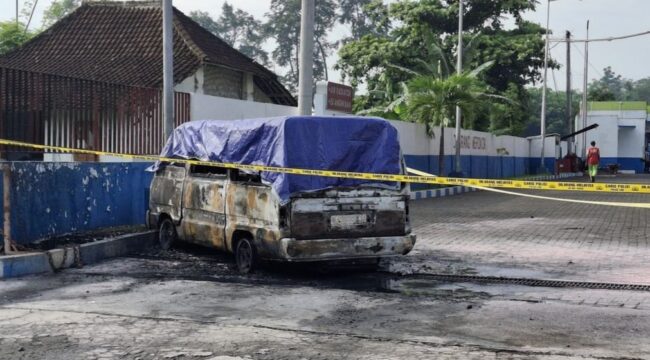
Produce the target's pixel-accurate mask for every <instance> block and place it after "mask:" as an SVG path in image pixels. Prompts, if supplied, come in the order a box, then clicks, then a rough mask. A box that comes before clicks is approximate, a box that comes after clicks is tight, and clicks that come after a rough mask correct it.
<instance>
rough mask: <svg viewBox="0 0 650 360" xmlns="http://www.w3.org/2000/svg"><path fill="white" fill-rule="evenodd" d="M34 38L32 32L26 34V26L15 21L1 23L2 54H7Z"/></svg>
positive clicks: (0, 48) (0, 49)
mask: <svg viewBox="0 0 650 360" xmlns="http://www.w3.org/2000/svg"><path fill="white" fill-rule="evenodd" d="M32 36H33V33H31V32H29V31H28V32H25V24H23V23H20V22H19V23H16V22H15V21H3V22H0V54H4V53H7V52H9V51H11V50H13V49H15V48H17V47H18V46H20V45H22V44H23V43H24V42H25V41H27V40H29V39H30V38H31V37H32Z"/></svg>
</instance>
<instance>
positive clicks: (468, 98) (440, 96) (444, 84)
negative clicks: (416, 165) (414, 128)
mask: <svg viewBox="0 0 650 360" xmlns="http://www.w3.org/2000/svg"><path fill="white" fill-rule="evenodd" d="M478 73H479V71H473V72H469V73H462V74H453V75H451V76H449V77H446V78H444V77H440V76H432V75H421V76H416V77H414V78H412V79H411V80H409V82H408V83H407V89H408V92H407V94H406V96H405V104H406V114H407V116H408V118H409V119H411V120H412V121H415V122H419V123H423V124H425V125H426V126H427V130H428V131H429V133H432V132H433V131H432V130H433V127H434V126H439V127H440V150H439V154H440V156H439V157H438V169H439V171H440V175H441V176H444V169H445V132H444V127H447V126H449V124H450V121H451V119H453V118H455V116H456V107H457V106H458V107H460V108H461V110H462V111H463V113H465V114H473V113H475V112H476V109H477V106H478V105H479V104H480V103H481V102H482V101H483V100H484V97H487V96H490V95H488V94H487V87H486V86H485V85H484V83H483V82H482V81H480V80H479V79H478V77H477V74H478Z"/></svg>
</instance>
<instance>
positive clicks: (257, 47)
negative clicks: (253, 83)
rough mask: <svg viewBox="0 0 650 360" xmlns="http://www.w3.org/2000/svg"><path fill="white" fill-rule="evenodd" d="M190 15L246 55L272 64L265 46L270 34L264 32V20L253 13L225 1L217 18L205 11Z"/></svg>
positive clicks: (264, 63)
mask: <svg viewBox="0 0 650 360" xmlns="http://www.w3.org/2000/svg"><path fill="white" fill-rule="evenodd" d="M189 15H190V17H191V18H192V19H193V20H194V21H196V22H197V23H199V25H201V26H203V27H204V28H205V29H207V30H208V31H210V32H211V33H213V34H215V35H217V36H219V37H220V38H221V39H223V40H224V41H225V42H227V43H228V44H229V45H230V46H232V47H234V48H235V49H237V50H239V51H240V52H241V53H243V54H244V55H246V56H248V57H250V58H251V59H254V60H255V61H257V62H258V63H260V64H262V65H264V66H270V61H269V60H270V59H269V54H268V52H266V51H265V50H264V47H263V45H264V41H265V40H266V39H267V37H268V34H267V33H266V32H264V29H263V27H262V22H261V21H260V20H258V19H256V18H255V17H254V16H252V15H251V14H249V13H247V12H245V11H243V10H240V9H235V8H233V6H232V5H230V4H229V3H227V2H225V3H224V4H223V6H222V7H221V15H219V18H218V19H217V20H214V19H212V17H210V14H208V13H207V12H205V11H192V12H190V14H189Z"/></svg>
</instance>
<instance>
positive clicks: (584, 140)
mask: <svg viewBox="0 0 650 360" xmlns="http://www.w3.org/2000/svg"><path fill="white" fill-rule="evenodd" d="M585 39H586V41H585V64H584V71H583V72H584V77H583V78H582V111H581V112H582V128H583V129H584V128H585V127H587V79H588V76H587V75H588V72H589V20H587V36H586V38H585ZM586 153H587V133H586V132H584V133H582V154H581V155H580V157H581V158H582V157H583V156H585V154H586Z"/></svg>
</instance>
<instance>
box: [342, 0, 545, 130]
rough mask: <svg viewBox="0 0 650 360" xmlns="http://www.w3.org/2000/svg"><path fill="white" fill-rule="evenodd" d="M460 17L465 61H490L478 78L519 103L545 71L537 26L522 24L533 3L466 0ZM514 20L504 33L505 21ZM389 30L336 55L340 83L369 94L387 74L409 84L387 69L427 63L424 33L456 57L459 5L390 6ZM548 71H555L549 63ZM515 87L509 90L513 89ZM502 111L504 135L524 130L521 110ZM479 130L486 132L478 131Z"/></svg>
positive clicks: (426, 1)
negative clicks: (469, 48)
mask: <svg viewBox="0 0 650 360" xmlns="http://www.w3.org/2000/svg"><path fill="white" fill-rule="evenodd" d="M466 4H467V7H466V11H465V13H464V23H465V26H464V31H463V34H464V36H463V37H464V42H465V43H468V42H470V41H471V42H473V43H474V45H473V51H472V52H470V53H467V54H466V55H465V56H466V57H467V58H469V59H470V60H469V61H468V62H467V63H468V66H469V68H475V67H477V66H479V64H483V63H485V62H487V61H491V60H493V61H494V65H493V66H492V67H491V68H490V69H488V70H487V71H486V72H485V73H484V74H482V75H481V76H482V78H483V79H484V80H485V82H486V83H487V84H488V85H489V86H490V87H491V88H492V89H494V90H495V91H496V92H497V93H499V94H503V95H504V96H517V97H518V98H516V99H513V100H514V102H513V103H522V102H523V101H522V100H525V99H524V98H522V97H523V96H525V91H524V86H525V85H526V84H528V83H530V82H535V81H538V80H539V79H540V69H541V68H542V66H543V55H544V41H543V38H542V36H541V35H543V34H544V32H545V30H544V28H542V27H541V26H539V25H537V24H534V23H531V22H528V21H525V20H523V18H522V17H521V15H522V13H523V12H525V11H529V10H534V9H535V4H536V2H535V1H534V0H510V1H492V0H468V1H466ZM506 16H507V17H511V18H513V19H514V26H511V27H508V28H506V26H505V24H504V23H503V19H504V18H505V17H506ZM388 17H389V21H390V23H391V24H393V27H392V30H390V32H389V33H388V34H387V35H386V36H376V35H367V36H364V37H362V38H361V39H359V40H356V41H351V42H349V43H348V44H346V45H344V46H343V47H342V48H341V49H340V50H339V62H338V63H337V66H336V67H337V68H338V69H339V70H340V71H341V74H342V75H343V77H344V78H347V79H349V81H350V82H351V83H352V84H353V85H354V86H357V85H359V84H361V83H365V84H367V87H368V88H370V89H373V88H375V87H376V83H378V81H379V76H380V75H382V74H389V76H390V78H391V80H392V81H393V82H396V83H399V82H401V81H407V80H408V79H409V78H410V77H411V76H410V75H408V74H404V73H399V72H395V71H392V70H391V69H390V64H397V65H400V66H403V67H406V68H413V67H414V66H416V65H417V64H416V62H417V61H418V59H423V58H426V56H427V55H426V51H427V50H426V48H427V46H426V44H427V43H428V41H430V40H429V39H427V37H428V34H429V33H432V34H434V37H435V39H436V41H437V42H439V43H440V44H441V49H442V51H443V52H444V53H445V54H447V56H448V57H452V55H453V54H454V53H456V35H457V31H458V1H452V0H449V1H444V0H421V1H409V0H398V1H396V2H394V3H392V4H390V5H389V6H388ZM551 66H556V64H555V63H554V62H551ZM513 86H514V87H515V88H512V87H513ZM501 112H502V113H503V114H505V115H507V116H508V117H509V118H510V119H511V121H510V123H513V124H512V125H513V126H509V127H508V129H507V133H511V134H516V133H514V132H512V131H516V129H519V128H522V127H523V124H525V123H526V121H527V120H528V119H527V116H526V114H525V113H524V112H523V111H521V109H520V108H518V107H516V106H513V105H508V104H505V105H503V106H502V109H501ZM474 123H475V124H476V125H477V126H485V127H488V126H489V121H487V120H481V119H477V120H476V121H475V122H474ZM480 130H487V128H481V129H480Z"/></svg>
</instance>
